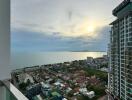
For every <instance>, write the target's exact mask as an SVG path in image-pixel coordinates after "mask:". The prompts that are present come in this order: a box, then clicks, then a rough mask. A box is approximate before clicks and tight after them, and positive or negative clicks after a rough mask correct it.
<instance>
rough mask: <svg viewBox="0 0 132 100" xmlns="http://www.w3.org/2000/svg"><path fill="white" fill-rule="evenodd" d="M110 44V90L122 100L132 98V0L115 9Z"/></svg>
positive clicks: (130, 99) (127, 0) (125, 0)
mask: <svg viewBox="0 0 132 100" xmlns="http://www.w3.org/2000/svg"><path fill="white" fill-rule="evenodd" d="M113 15H114V16H116V17H117V19H116V20H115V21H114V22H112V23H111V24H110V25H111V32H110V45H109V58H110V59H109V75H108V76H109V79H108V80H109V81H108V83H109V84H108V87H109V92H110V93H111V94H112V96H113V97H115V98H119V99H120V100H132V0H124V1H123V2H122V3H121V4H120V5H119V6H117V7H116V8H115V9H114V10H113Z"/></svg>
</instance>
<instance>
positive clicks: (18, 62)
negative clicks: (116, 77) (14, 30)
mask: <svg viewBox="0 0 132 100" xmlns="http://www.w3.org/2000/svg"><path fill="white" fill-rule="evenodd" d="M105 54H106V52H39V53H29V52H28V53H25V52H21V53H20V52H13V53H12V54H11V67H12V69H18V68H23V67H31V66H34V65H43V64H53V63H61V62H66V61H73V60H82V59H86V58H87V57H93V58H96V57H101V56H103V55H105Z"/></svg>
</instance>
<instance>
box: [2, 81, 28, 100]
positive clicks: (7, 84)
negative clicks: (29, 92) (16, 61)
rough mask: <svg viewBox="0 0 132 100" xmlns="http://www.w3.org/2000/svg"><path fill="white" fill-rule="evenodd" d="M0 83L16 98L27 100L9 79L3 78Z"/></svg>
mask: <svg viewBox="0 0 132 100" xmlns="http://www.w3.org/2000/svg"><path fill="white" fill-rule="evenodd" d="M0 83H1V86H5V87H6V88H7V89H8V90H9V92H11V93H12V95H13V96H14V97H15V98H16V99H17V100H29V99H28V98H27V97H26V96H24V95H23V94H22V93H21V92H20V91H19V90H18V89H17V88H16V87H15V86H14V85H13V84H12V83H11V82H10V81H9V80H4V81H1V82H0Z"/></svg>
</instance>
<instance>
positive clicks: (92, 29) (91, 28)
mask: <svg viewBox="0 0 132 100" xmlns="http://www.w3.org/2000/svg"><path fill="white" fill-rule="evenodd" d="M94 31H95V27H94V26H92V25H91V26H88V27H87V32H88V33H91V32H94Z"/></svg>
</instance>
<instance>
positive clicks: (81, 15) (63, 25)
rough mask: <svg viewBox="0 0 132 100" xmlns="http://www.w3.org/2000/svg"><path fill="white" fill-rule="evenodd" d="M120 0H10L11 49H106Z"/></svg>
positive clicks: (27, 50) (30, 50)
mask: <svg viewBox="0 0 132 100" xmlns="http://www.w3.org/2000/svg"><path fill="white" fill-rule="evenodd" d="M122 1H123V0H11V50H12V51H24V52H40V51H42V52H43V51H106V50H107V44H108V42H109V31H110V26H109V23H111V22H112V21H113V20H115V17H114V16H112V10H113V9H114V8H115V7H116V6H117V5H118V4H119V3H121V2H122Z"/></svg>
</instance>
